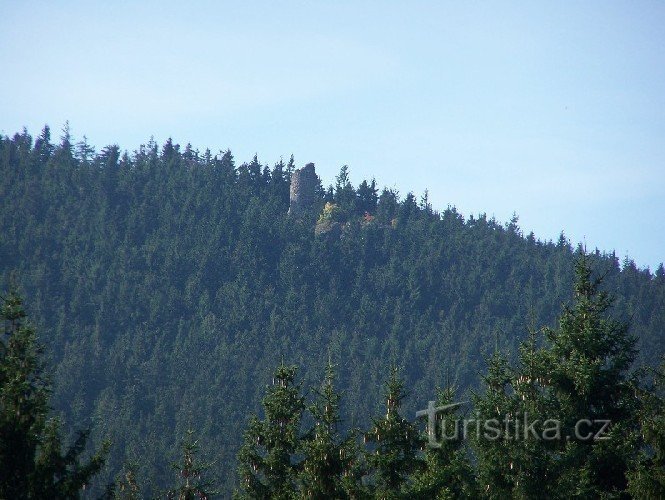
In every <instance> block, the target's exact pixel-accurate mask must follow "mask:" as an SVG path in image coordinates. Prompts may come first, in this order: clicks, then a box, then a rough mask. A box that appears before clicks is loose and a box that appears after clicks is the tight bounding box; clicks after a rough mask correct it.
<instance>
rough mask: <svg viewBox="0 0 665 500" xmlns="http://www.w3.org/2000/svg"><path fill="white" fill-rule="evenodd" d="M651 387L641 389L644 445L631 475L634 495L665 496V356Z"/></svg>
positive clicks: (630, 490)
mask: <svg viewBox="0 0 665 500" xmlns="http://www.w3.org/2000/svg"><path fill="white" fill-rule="evenodd" d="M654 375H655V377H654V381H653V385H652V387H649V388H647V390H644V391H640V393H641V394H640V395H641V399H642V408H641V409H640V426H641V431H642V436H643V438H644V442H645V445H646V446H645V447H644V449H643V450H642V453H641V455H640V456H639V457H638V460H637V461H636V464H635V467H634V469H633V470H632V471H631V472H630V474H629V476H628V491H629V492H630V494H631V495H632V496H633V497H634V498H648V499H657V498H665V359H663V362H662V363H661V365H660V368H659V369H658V370H656V372H655V374H654Z"/></svg>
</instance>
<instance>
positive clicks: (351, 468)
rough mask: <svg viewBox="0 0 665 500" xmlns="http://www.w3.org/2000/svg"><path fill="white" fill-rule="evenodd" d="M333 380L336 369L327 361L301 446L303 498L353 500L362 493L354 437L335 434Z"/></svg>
mask: <svg viewBox="0 0 665 500" xmlns="http://www.w3.org/2000/svg"><path fill="white" fill-rule="evenodd" d="M334 380H335V370H334V367H333V365H332V364H331V363H330V362H328V366H327V367H326V374H325V377H324V380H323V384H322V385H321V389H320V390H318V391H316V395H317V400H316V402H315V403H314V404H313V405H311V406H310V407H309V410H310V412H311V414H312V416H313V417H314V428H313V429H312V430H311V431H310V435H309V436H308V439H307V440H306V441H305V442H304V443H303V446H302V451H303V454H304V456H305V458H304V461H303V469H302V473H301V477H300V482H301V488H302V496H303V497H305V498H356V497H358V496H359V495H360V494H361V490H362V487H361V485H360V479H361V472H360V464H359V463H358V453H359V451H358V447H357V445H356V443H355V439H354V438H355V434H354V433H352V434H351V436H349V437H347V438H346V439H342V438H340V436H339V433H338V428H337V426H338V424H339V423H340V421H341V419H340V416H339V400H340V395H339V394H338V393H337V392H336V391H335V387H334Z"/></svg>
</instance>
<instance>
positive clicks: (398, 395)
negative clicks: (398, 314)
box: [365, 368, 425, 499]
mask: <svg viewBox="0 0 665 500" xmlns="http://www.w3.org/2000/svg"><path fill="white" fill-rule="evenodd" d="M405 396H406V395H405V392H404V382H403V381H402V380H401V379H400V377H399V373H398V371H397V369H396V368H392V369H391V372H390V378H389V379H388V383H387V384H386V393H385V398H386V415H385V417H384V418H376V419H374V425H373V426H372V428H371V429H370V430H369V432H367V433H366V434H365V440H366V441H367V442H369V443H373V444H374V450H373V451H371V450H370V451H368V454H367V463H368V465H369V468H370V478H369V479H370V483H371V486H372V489H373V490H374V495H375V496H376V498H381V499H387V498H401V497H403V496H406V495H405V491H404V487H405V485H406V483H407V481H408V480H409V476H410V475H411V474H413V473H414V472H416V471H417V470H419V469H420V468H421V467H422V465H423V463H422V460H421V459H420V458H419V457H418V456H417V454H418V452H420V451H421V450H422V449H423V448H424V446H425V441H424V439H423V438H422V437H421V436H420V432H419V431H418V429H417V428H416V426H415V425H414V424H412V423H411V422H409V421H408V420H406V419H405V418H404V417H403V416H402V415H401V414H400V408H401V406H402V401H403V400H404V398H405Z"/></svg>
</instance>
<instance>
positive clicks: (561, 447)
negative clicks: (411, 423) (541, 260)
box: [475, 254, 638, 498]
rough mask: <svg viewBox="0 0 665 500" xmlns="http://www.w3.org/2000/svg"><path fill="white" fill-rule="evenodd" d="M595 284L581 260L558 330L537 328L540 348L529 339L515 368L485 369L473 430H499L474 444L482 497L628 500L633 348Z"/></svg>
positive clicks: (633, 441) (495, 364)
mask: <svg viewBox="0 0 665 500" xmlns="http://www.w3.org/2000/svg"><path fill="white" fill-rule="evenodd" d="M601 283H602V279H600V278H593V277H592V271H591V267H590V263H589V258H588V257H587V256H586V255H585V254H582V255H581V256H580V258H579V259H578V261H577V262H576V265H575V283H574V299H573V303H572V305H571V306H568V307H565V308H564V311H563V313H562V315H561V318H560V319H559V323H558V327H557V328H545V329H543V330H544V333H545V335H544V336H545V338H544V341H545V344H544V345H543V346H542V347H538V346H537V345H536V339H535V334H532V335H530V337H529V340H528V341H527V342H526V343H524V344H523V345H522V347H521V349H520V355H519V364H518V366H517V368H515V369H510V368H509V367H508V365H507V363H506V361H505V359H504V358H502V357H501V356H499V355H496V356H495V358H493V359H492V360H491V362H490V367H489V371H488V375H487V377H485V385H486V391H485V393H484V394H483V395H482V396H477V397H476V398H475V403H476V411H477V414H478V419H479V421H481V422H483V423H484V422H487V421H490V420H492V419H494V420H496V421H498V422H499V423H501V422H503V423H505V427H504V425H500V426H497V427H498V429H497V431H496V432H493V431H492V432H490V433H481V435H479V437H478V439H477V440H476V442H475V445H476V452H477V454H478V475H479V482H480V487H481V490H482V491H483V492H484V493H485V494H486V495H487V496H488V497H490V498H504V497H506V496H512V497H517V498H551V497H561V498H563V497H579V498H596V497H600V496H602V495H610V496H612V495H615V496H617V495H622V494H625V490H626V486H627V476H626V473H627V470H628V466H629V464H630V463H631V461H632V460H633V458H634V456H635V450H637V449H638V445H637V444H638V440H637V433H636V426H637V419H636V417H637V409H638V405H637V400H636V398H635V396H634V393H635V384H634V381H633V380H632V379H630V378H629V377H628V372H627V370H628V369H629V368H630V366H631V363H632V361H633V359H634V357H635V349H634V344H635V340H634V338H633V337H631V336H630V335H629V334H628V327H627V325H626V324H624V323H621V322H619V321H616V320H614V319H612V318H611V317H609V316H608V310H609V308H610V306H611V303H612V301H611V299H610V297H609V295H608V294H607V293H606V292H604V291H602V290H601V289H600V285H601ZM606 423H607V424H608V425H607V427H605V424H606ZM487 434H490V435H491V436H490V437H488V435H487Z"/></svg>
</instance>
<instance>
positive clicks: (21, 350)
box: [0, 291, 108, 499]
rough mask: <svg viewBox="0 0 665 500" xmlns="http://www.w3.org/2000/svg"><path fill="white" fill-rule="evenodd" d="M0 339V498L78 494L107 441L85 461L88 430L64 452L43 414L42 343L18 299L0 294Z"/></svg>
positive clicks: (55, 426) (54, 424)
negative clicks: (0, 332)
mask: <svg viewBox="0 0 665 500" xmlns="http://www.w3.org/2000/svg"><path fill="white" fill-rule="evenodd" d="M0 318H1V319H2V320H4V326H5V331H4V335H5V337H8V338H7V339H6V341H5V342H0V346H1V348H0V498H50V499H57V498H78V496H79V494H80V492H81V490H82V489H84V488H85V486H86V485H87V484H88V483H89V482H90V480H91V479H92V478H93V476H94V475H95V474H97V473H98V472H99V470H100V469H101V468H102V466H103V465H104V460H105V456H106V454H107V451H108V443H106V444H105V445H104V446H103V447H102V449H101V450H100V451H99V452H98V453H96V454H94V455H93V456H92V458H90V459H89V460H88V461H87V462H81V460H80V456H81V454H82V453H83V452H84V450H85V444H86V441H87V438H88V434H89V433H88V432H80V433H79V435H78V438H77V439H76V440H75V442H74V444H73V445H72V446H70V447H69V449H68V450H67V451H66V452H65V453H64V454H63V453H62V440H61V437H60V422H59V421H58V419H55V418H51V419H49V418H48V413H49V410H50V408H49V406H48V398H49V394H50V384H49V381H48V380H47V379H46V377H45V376H44V369H45V367H44V363H43V361H42V360H41V356H42V351H43V348H42V346H41V345H40V344H39V343H38V342H37V340H36V335H35V331H34V329H33V328H32V327H31V326H30V325H29V324H28V323H27V321H26V314H25V310H24V309H23V302H22V299H21V298H20V297H19V296H18V295H17V294H16V293H15V292H13V291H10V292H9V294H8V295H7V296H6V297H4V298H3V299H2V309H1V310H0Z"/></svg>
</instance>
